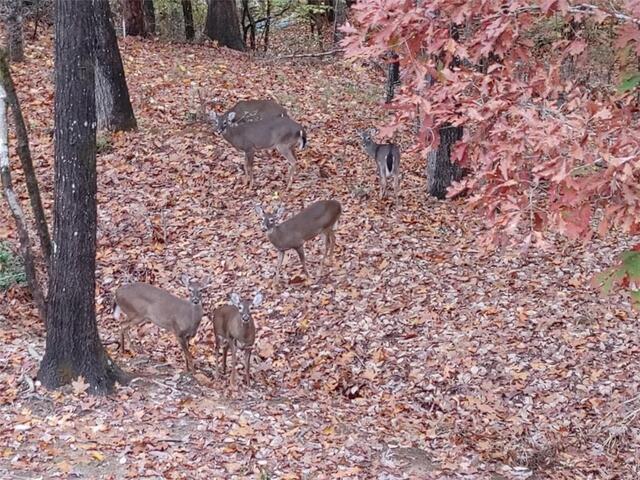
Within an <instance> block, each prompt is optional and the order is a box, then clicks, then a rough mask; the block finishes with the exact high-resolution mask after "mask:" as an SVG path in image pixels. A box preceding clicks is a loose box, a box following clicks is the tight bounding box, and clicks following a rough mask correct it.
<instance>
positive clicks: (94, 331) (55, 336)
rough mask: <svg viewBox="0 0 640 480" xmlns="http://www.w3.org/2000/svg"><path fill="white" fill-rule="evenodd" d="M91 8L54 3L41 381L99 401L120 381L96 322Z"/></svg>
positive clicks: (68, 0) (72, 1)
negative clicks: (74, 385)
mask: <svg viewBox="0 0 640 480" xmlns="http://www.w3.org/2000/svg"><path fill="white" fill-rule="evenodd" d="M94 3H95V2H94V1H83V2H78V1H77V0H56V2H55V12H56V14H55V17H56V18H55V31H56V39H55V92H56V93H55V100H54V110H55V172H54V173H55V190H54V192H55V202H54V210H53V212H54V220H53V235H54V242H55V245H56V248H55V250H54V252H53V261H52V263H51V274H50V276H49V303H48V308H47V340H46V349H45V354H44V358H43V359H42V362H41V364H40V371H39V372H38V379H39V380H40V381H41V382H42V384H43V385H44V386H45V387H47V388H57V387H60V386H62V385H65V384H67V383H69V382H71V381H72V380H74V379H76V378H77V377H79V376H82V377H83V378H84V380H85V381H86V382H87V383H89V385H91V388H90V390H89V391H90V392H91V393H96V394H101V393H107V392H109V391H111V390H112V389H113V386H114V384H115V382H116V381H121V380H123V379H124V376H123V374H122V372H121V371H120V370H119V369H118V368H117V367H116V366H115V364H114V363H113V362H112V361H111V359H110V358H109V357H108V356H107V354H106V352H105V350H104V348H103V346H102V343H101V342H100V336H99V334H98V326H97V323H96V312H95V266H96V217H97V211H96V110H95V78H94V66H95V43H96V40H97V39H96V21H95V20H96V17H95V13H94V11H93V9H94Z"/></svg>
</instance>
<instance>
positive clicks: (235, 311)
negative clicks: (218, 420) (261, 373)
mask: <svg viewBox="0 0 640 480" xmlns="http://www.w3.org/2000/svg"><path fill="white" fill-rule="evenodd" d="M260 303H262V293H260V292H258V293H256V295H255V297H253V301H248V300H242V299H241V298H240V295H238V294H237V293H232V294H231V305H223V306H222V307H218V308H217V309H216V310H215V311H214V312H213V330H214V332H215V339H216V346H215V348H216V355H221V356H222V374H223V375H224V374H226V373H227V351H228V350H229V347H231V384H232V385H235V379H236V350H237V349H240V350H244V372H245V384H247V385H249V382H250V376H249V362H250V360H251V350H252V348H253V344H254V342H255V339H256V326H255V323H254V322H253V317H252V316H251V308H253V307H257V306H258V305H260ZM221 347H222V352H220V348H221ZM220 363H221V362H220V360H218V368H219V367H220Z"/></svg>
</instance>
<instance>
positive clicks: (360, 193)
mask: <svg viewBox="0 0 640 480" xmlns="http://www.w3.org/2000/svg"><path fill="white" fill-rule="evenodd" d="M121 50H122V55H123V59H124V61H125V64H126V71H127V81H128V84H129V89H130V92H131V97H132V101H133V104H134V109H135V111H136V115H137V119H138V123H139V129H138V131H136V132H133V133H125V134H117V135H114V136H113V137H110V138H104V139H101V140H100V142H99V143H100V145H99V146H100V152H99V155H98V185H99V194H98V253H97V261H98V270H97V291H96V295H97V312H98V323H99V328H100V332H101V336H102V339H103V342H105V343H108V342H113V341H114V340H115V339H116V337H117V333H118V325H117V324H116V323H115V321H114V319H113V317H112V305H113V292H114V291H115V289H116V288H117V287H118V286H119V285H121V284H123V283H126V282H128V281H132V280H140V281H147V282H151V283H153V284H155V285H158V286H161V287H164V288H166V289H168V290H170V291H172V292H174V293H175V294H177V295H180V296H183V297H186V295H187V292H186V291H185V288H184V287H183V286H181V284H180V282H179V278H180V275H181V274H183V273H186V274H188V275H191V276H193V277H198V278H202V277H204V276H206V275H210V276H211V277H212V279H213V285H212V286H211V287H210V288H209V289H208V290H207V291H206V296H205V302H204V303H205V307H206V311H207V312H211V311H212V309H213V308H215V307H216V306H218V305H221V304H222V303H224V302H226V301H227V300H228V297H229V295H230V293H231V292H233V291H237V292H239V293H241V294H242V295H244V296H248V295H253V293H254V292H255V291H257V290H261V291H262V292H263V294H264V297H265V301H264V303H263V305H262V306H260V307H259V308H258V309H256V312H255V314H254V319H255V320H256V323H257V326H258V337H257V341H256V342H257V344H256V349H255V350H256V354H255V355H254V359H253V364H252V370H251V373H252V377H253V384H252V385H251V386H250V387H246V386H244V385H242V384H241V385H239V386H238V387H236V388H235V389H234V388H231V387H230V386H229V385H228V382H227V380H228V379H227V378H223V377H221V376H220V375H219V374H218V373H217V370H216V364H215V357H214V350H213V328H212V324H211V322H210V319H209V318H205V319H204V321H203V323H202V325H201V327H200V330H199V332H198V334H197V336H196V338H195V340H194V341H193V342H192V343H193V345H192V352H193V354H194V358H195V361H196V367H197V373H196V374H195V375H193V376H192V375H187V374H185V373H184V372H183V367H184V363H183V358H182V355H181V352H180V348H179V347H178V345H177V342H176V340H175V338H174V337H173V336H172V335H171V334H170V333H167V332H163V331H160V330H159V329H158V328H156V327H154V326H147V327H140V328H139V329H137V331H133V332H132V334H131V338H132V343H131V346H130V348H129V351H127V352H126V353H124V354H122V353H120V352H119V351H117V350H116V346H115V345H113V344H109V345H108V347H107V348H108V350H109V353H110V355H111V357H112V358H113V359H114V360H115V361H116V362H117V363H118V364H119V365H120V366H122V367H123V368H124V369H125V370H127V371H129V372H131V373H132V374H134V375H135V376H136V379H135V380H134V381H133V382H132V383H131V384H129V385H127V386H119V387H118V388H117V390H116V392H115V393H114V394H113V395H111V396H109V397H106V398H96V397H92V396H89V395H87V394H86V393H85V392H84V391H83V388H84V387H83V385H82V383H81V382H80V383H76V384H75V385H74V386H70V387H68V388H64V389H62V390H60V391H54V392H50V391H46V390H45V389H43V388H42V387H40V386H38V385H35V386H34V385H33V383H32V380H33V379H34V377H35V375H36V373H37V370H38V360H39V358H40V356H41V355H42V354H43V351H44V330H43V327H42V326H41V325H40V323H39V322H38V320H37V318H36V313H35V309H34V308H33V306H32V305H31V304H30V303H29V296H28V294H27V291H26V288H25V287H22V286H20V287H18V286H15V287H13V288H11V289H10V290H8V291H5V292H0V296H1V297H0V298H1V300H2V301H1V302H0V342H1V345H2V347H0V384H1V385H2V391H0V419H1V420H0V477H2V478H14V479H21V478H25V479H26V478H113V479H115V478H140V479H146V478H148V479H156V478H176V479H177V478H202V479H205V478H259V479H268V478H273V479H335V478H354V479H355V478H358V479H360V478H362V479H369V478H379V479H400V478H420V479H432V478H433V479H447V478H451V479H453V478H479V479H496V480H497V479H512V478H514V479H515V478H523V479H524V478H530V479H533V478H538V479H541V478H553V479H583V478H584V479H587V478H589V479H595V478H598V479H600V478H602V479H604V478H607V479H612V478H621V479H633V478H639V477H640V455H639V454H638V452H640V433H639V432H640V425H639V422H640V396H639V395H638V394H639V393H640V388H639V386H640V342H639V341H638V335H639V334H638V332H640V322H639V320H638V314H637V312H636V311H633V310H631V309H630V307H629V305H628V303H627V302H626V300H625V299H624V298H622V297H620V296H615V295H613V296H611V297H606V298H602V297H600V296H599V294H598V292H597V291H595V290H594V289H593V288H592V287H591V286H590V278H591V277H592V275H593V274H594V273H596V272H598V271H600V270H602V269H603V268H606V267H607V266H609V265H610V264H611V262H612V261H613V259H614V258H615V255H616V254H617V253H619V252H620V251H621V250H622V249H623V248H624V247H625V239H624V238H615V237H610V238H608V239H606V241H594V242H592V243H590V244H588V245H582V244H574V243H569V242H567V241H564V240H562V239H555V240H554V242H553V243H552V249H551V250H549V251H530V252H528V253H527V254H526V255H523V254H521V253H520V251H519V250H517V249H516V248H513V249H509V248H506V249H504V250H502V251H499V252H485V251H484V250H482V248H480V246H479V245H478V242H477V240H478V238H479V236H480V235H481V234H482V233H483V226H482V221H481V219H480V218H477V217H475V216H473V215H472V214H469V213H468V212H467V211H466V210H465V209H464V199H460V200H456V201H443V202H441V201H437V200H434V199H432V198H429V197H427V195H426V194H425V179H424V161H423V159H421V158H419V157H418V155H417V154H412V153H410V152H406V151H405V153H404V154H403V168H404V180H403V189H402V195H401V200H400V202H399V205H398V206H397V207H395V208H394V207H391V206H390V204H389V202H386V201H380V200H378V198H377V196H376V195H377V183H376V182H377V179H376V176H375V170H374V167H373V164H372V161H371V160H370V159H368V158H367V157H366V156H365V154H364V152H363V151H362V150H361V148H360V146H359V144H358V141H357V137H356V133H355V131H356V129H359V128H365V127H368V126H372V125H375V124H379V123H380V122H382V121H383V119H384V116H385V113H384V111H383V109H382V108H381V106H380V102H379V100H380V99H381V98H382V95H383V92H382V84H383V78H382V74H381V72H380V71H376V70H369V69H366V68H364V67H362V66H358V65H351V64H349V63H346V62H343V61H341V60H335V59H331V60H321V61H318V60H315V59H312V60H295V61H291V60H287V61H282V60H280V61H275V60H272V61H265V60H261V59H258V58H254V59H250V58H247V57H246V56H245V55H242V54H236V53H234V52H230V51H227V50H224V49H218V48H214V47H213V46H211V45H183V44H175V43H166V42H160V41H151V40H135V39H127V40H126V41H124V42H121ZM52 52H53V47H52V42H51V37H50V36H48V37H47V36H43V37H41V38H40V40H39V41H38V42H36V43H32V44H30V45H28V47H27V60H26V62H25V63H24V64H21V65H15V66H14V67H13V73H14V79H15V83H16V85H17V88H18V91H19V95H20V98H21V100H22V106H23V110H24V113H25V116H26V118H27V120H28V124H29V128H30V134H31V147H32V150H33V154H34V159H35V163H36V165H37V173H38V175H39V178H40V182H41V188H42V191H43V194H44V199H45V203H46V206H47V208H48V209H50V208H51V206H52V205H51V202H52V180H53V178H52V177H53V175H52V172H53V139H52V136H51V129H52V128H53V112H52V110H53V54H52ZM196 88H200V89H202V91H203V92H204V93H205V95H206V97H207V98H208V99H214V98H216V99H218V100H219V101H220V105H219V106H218V107H217V108H218V110H221V109H222V108H223V107H227V106H231V105H232V104H233V103H234V102H235V101H236V100H238V99H242V98H257V97H275V98H277V99H278V100H279V101H281V102H282V103H283V104H284V105H285V106H286V107H287V108H288V110H289V112H290V115H291V116H292V117H293V118H295V119H296V120H298V121H299V122H301V123H302V124H304V125H305V126H306V128H307V132H308V138H309V147H308V149H306V150H304V151H302V152H301V154H300V161H299V166H300V172H299V174H298V175H297V177H296V179H295V181H294V183H293V187H292V189H291V190H289V191H286V190H284V189H283V186H284V182H285V172H286V163H285V161H284V160H283V159H282V158H280V157H278V156H277V155H275V154H274V155H273V156H271V155H270V154H268V153H263V154H261V155H260V156H259V158H258V159H257V160H256V164H255V170H254V172H255V177H256V188H255V190H254V191H249V190H248V189H247V188H246V187H245V186H244V185H243V182H242V180H243V179H242V174H241V164H242V162H241V156H240V155H239V154H238V153H236V152H235V151H234V150H233V149H232V148H231V147H230V146H229V145H228V144H226V143H225V141H224V140H223V139H222V138H220V137H217V136H216V135H215V134H214V132H213V129H212V128H211V126H210V125H206V124H204V123H201V122H198V121H194V119H195V114H196V112H197V110H198V101H197V95H196ZM408 139H409V134H408V132H407V136H406V138H399V140H400V143H401V144H402V145H403V146H404V147H407V146H408V145H409V141H408ZM12 162H13V166H14V171H13V174H14V181H15V183H16V184H17V187H18V190H19V192H20V194H21V197H22V198H23V202H24V204H25V206H26V193H25V192H24V188H23V183H22V178H21V175H20V172H19V169H18V168H17V164H18V162H17V161H16V160H15V158H12ZM330 197H331V198H336V199H339V200H340V202H342V204H343V208H344V212H343V215H342V218H341V220H340V224H339V227H338V229H337V243H338V248H337V251H336V254H335V256H334V258H333V261H332V262H331V265H330V268H329V269H328V270H327V271H328V274H327V275H326V276H325V277H323V278H317V272H318V267H319V264H318V262H319V259H320V254H321V249H322V245H321V241H320V240H316V241H312V242H310V244H309V249H308V258H309V264H310V271H311V273H312V275H314V278H313V279H311V280H309V281H305V280H304V279H303V277H302V275H301V273H302V272H301V268H300V265H299V262H298V260H297V258H294V255H292V254H290V256H289V261H288V262H287V264H286V266H285V267H284V270H283V274H284V275H283V276H284V279H285V280H284V282H283V283H282V284H280V285H277V284H275V283H274V282H273V281H272V276H273V273H274V270H275V265H276V252H275V250H274V248H273V247H272V246H271V245H270V244H269V243H268V241H267V238H266V236H265V235H264V233H263V232H262V231H261V230H260V227H259V220H258V218H257V216H256V214H255V213H254V211H253V205H254V202H256V201H258V202H262V203H263V204H265V206H269V207H270V208H272V207H273V206H275V205H276V204H277V203H278V202H280V201H282V202H283V203H284V205H285V207H286V212H287V213H286V215H290V214H291V213H293V212H295V211H297V210H298V209H300V208H301V207H302V206H303V205H306V204H308V203H310V202H312V201H314V200H317V199H323V198H330ZM49 211H50V210H49ZM0 240H9V241H11V242H14V244H15V241H16V235H15V230H14V225H13V221H12V219H11V218H10V215H9V213H8V212H7V209H6V208H1V209H0ZM240 378H241V377H240Z"/></svg>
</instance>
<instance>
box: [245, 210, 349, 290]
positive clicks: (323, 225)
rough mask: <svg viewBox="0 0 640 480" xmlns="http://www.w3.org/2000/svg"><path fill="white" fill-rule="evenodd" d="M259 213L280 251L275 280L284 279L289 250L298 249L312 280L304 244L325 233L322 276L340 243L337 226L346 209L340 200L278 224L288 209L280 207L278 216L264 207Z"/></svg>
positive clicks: (277, 212)
mask: <svg viewBox="0 0 640 480" xmlns="http://www.w3.org/2000/svg"><path fill="white" fill-rule="evenodd" d="M255 211H256V213H257V214H258V215H259V216H260V218H261V219H262V230H263V231H264V232H266V233H267V237H268V238H269V241H270V242H271V243H272V244H273V246H274V247H276V249H277V250H278V266H277V267H276V275H275V279H276V281H278V280H279V279H280V267H281V266H282V261H283V260H284V256H285V253H286V252H287V251H288V250H292V249H293V250H295V251H296V252H297V253H298V256H299V257H300V262H301V263H302V270H303V271H304V274H305V275H306V276H307V277H310V275H309V272H308V271H307V266H306V263H305V258H304V242H306V241H307V240H310V239H312V238H314V237H316V236H317V235H318V234H322V236H323V237H324V240H325V250H324V256H323V257H322V260H321V262H320V276H322V270H323V267H324V260H325V258H326V257H327V256H329V257H330V256H331V254H332V253H333V248H334V247H335V244H336V234H335V232H334V226H335V224H336V222H337V221H338V219H339V218H340V214H341V213H342V207H341V205H340V202H338V201H337V200H320V201H317V202H314V203H312V204H311V205H309V206H307V207H306V208H305V209H304V210H302V211H301V212H299V213H297V214H296V215H294V216H293V217H291V218H289V219H288V220H286V221H284V222H282V223H280V224H278V221H279V220H280V219H281V218H282V215H283V213H284V207H283V206H280V207H279V208H278V210H277V211H276V212H275V213H274V214H269V213H267V212H265V211H264V210H263V209H262V207H261V206H260V205H256V207H255Z"/></svg>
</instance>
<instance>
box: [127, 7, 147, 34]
mask: <svg viewBox="0 0 640 480" xmlns="http://www.w3.org/2000/svg"><path fill="white" fill-rule="evenodd" d="M122 12H123V16H124V28H125V30H126V34H127V35H129V36H131V37H135V36H138V35H144V34H145V31H144V12H143V8H142V0H122Z"/></svg>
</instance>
